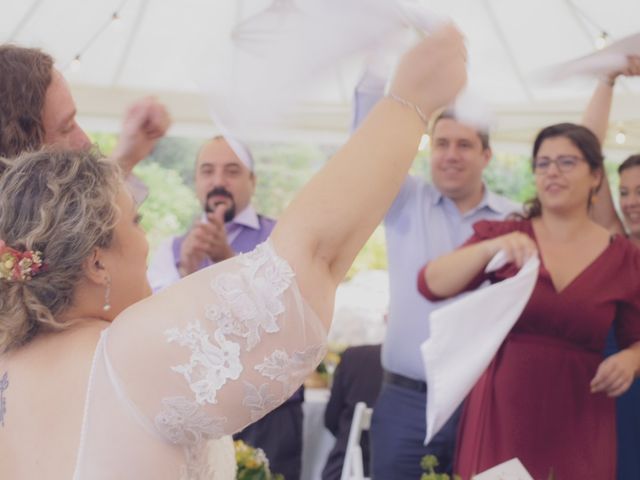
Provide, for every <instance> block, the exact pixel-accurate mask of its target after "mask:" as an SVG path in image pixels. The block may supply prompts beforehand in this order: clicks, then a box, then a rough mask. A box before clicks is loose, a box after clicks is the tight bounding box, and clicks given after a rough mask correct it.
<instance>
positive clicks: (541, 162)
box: [533, 155, 581, 174]
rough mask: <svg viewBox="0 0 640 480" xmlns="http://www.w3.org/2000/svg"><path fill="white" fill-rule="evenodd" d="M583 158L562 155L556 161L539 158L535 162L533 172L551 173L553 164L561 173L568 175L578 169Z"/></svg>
mask: <svg viewBox="0 0 640 480" xmlns="http://www.w3.org/2000/svg"><path fill="white" fill-rule="evenodd" d="M580 160H581V157H576V156H575V155H561V156H560V157H557V158H555V159H553V158H549V157H537V158H536V159H535V160H534V161H533V171H534V172H535V173H538V174H544V173H547V172H548V171H549V167H551V164H555V166H556V167H557V168H558V170H559V171H561V172H562V173H567V172H570V171H571V170H573V169H574V168H576V165H578V162H579V161H580Z"/></svg>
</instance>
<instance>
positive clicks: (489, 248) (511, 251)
mask: <svg viewBox="0 0 640 480" xmlns="http://www.w3.org/2000/svg"><path fill="white" fill-rule="evenodd" d="M484 245H485V246H486V252H487V261H489V260H491V259H492V258H493V256H494V255H495V254H496V253H498V252H499V251H501V250H502V251H504V252H505V255H506V257H507V262H509V263H511V262H513V263H515V264H516V266H517V267H518V268H520V267H522V265H524V263H525V262H526V261H527V260H528V259H529V258H531V257H532V256H534V255H536V254H537V253H538V247H537V245H536V243H535V242H534V241H533V240H532V239H531V237H530V236H529V235H527V234H525V233H522V232H511V233H507V234H506V235H502V236H500V237H496V238H493V239H491V240H486V241H485V242H484Z"/></svg>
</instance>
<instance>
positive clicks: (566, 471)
mask: <svg viewBox="0 0 640 480" xmlns="http://www.w3.org/2000/svg"><path fill="white" fill-rule="evenodd" d="M474 230H475V234H474V235H473V236H472V237H471V239H469V240H468V241H467V243H466V244H467V245H468V244H471V243H476V242H479V241H482V240H486V239H489V238H493V237H497V236H500V235H503V234H506V233H509V232H512V231H516V230H519V231H522V232H525V233H527V234H528V235H530V236H531V237H532V238H533V239H534V240H535V235H534V232H533V229H532V226H531V222H530V221H505V222H489V221H483V222H478V223H477V224H475V225H474ZM515 273H516V269H515V267H514V266H513V265H507V266H505V267H504V268H502V269H501V270H498V271H497V272H494V273H492V274H489V275H483V276H479V277H478V278H477V279H476V280H475V281H474V282H472V285H470V286H469V289H473V288H476V287H477V286H478V285H479V284H480V283H481V282H482V281H483V280H486V279H489V280H490V281H491V282H492V283H495V282H498V281H500V280H503V279H505V278H508V277H510V276H513V275H514V274H515ZM422 278H424V275H422ZM421 283H422V284H421V285H420V288H421V291H422V292H423V294H425V296H428V297H429V298H431V299H433V294H431V292H429V291H428V288H427V287H426V285H424V282H421ZM478 321H490V319H481V318H479V319H478ZM614 322H615V323H614ZM612 324H615V329H616V335H617V338H618V341H619V343H620V345H621V348H624V347H627V346H629V345H631V344H632V343H634V342H636V341H639V340H640V249H638V248H636V247H635V246H633V245H632V244H631V243H630V242H629V241H628V240H626V239H625V238H623V237H621V236H615V237H613V238H612V240H611V243H610V244H609V246H608V247H607V248H606V249H605V250H604V252H603V253H602V254H600V256H599V257H597V258H596V259H595V260H594V261H593V262H592V263H591V264H589V265H588V266H587V267H586V268H585V269H584V270H583V271H582V272H581V273H580V274H579V275H578V276H577V277H576V278H575V279H574V280H573V281H572V282H571V283H570V284H569V285H567V286H566V287H565V288H564V289H563V290H562V291H560V292H557V291H556V289H555V287H554V286H553V283H552V281H551V277H550V276H549V273H548V271H547V270H546V268H545V266H544V259H541V265H540V272H539V275H538V279H537V282H536V286H535V288H534V291H533V294H532V295H531V299H530V300H529V303H528V304H527V306H526V307H525V309H524V311H523V312H522V315H521V316H520V318H519V319H518V321H517V322H516V324H515V325H514V327H513V329H512V330H511V332H510V333H509V335H508V336H507V338H506V339H505V341H504V343H503V344H502V346H501V347H500V349H499V350H498V352H497V354H496V356H495V357H494V359H493V361H492V362H491V364H490V365H489V367H488V368H487V370H486V371H485V373H484V374H483V375H482V376H481V377H480V379H479V380H478V382H477V383H476V385H475V386H474V387H473V389H472V391H471V393H470V394H469V396H468V397H467V400H466V403H465V405H464V409H463V414H462V418H461V421H460V435H459V437H458V445H457V452H456V463H455V467H454V473H458V474H460V475H461V476H462V478H463V479H464V480H467V479H469V478H470V477H471V476H472V475H473V474H475V473H480V472H482V471H484V470H486V469H488V468H490V467H492V466H494V465H497V464H499V463H502V462H504V461H506V460H509V459H511V458H513V457H518V458H520V460H521V461H522V463H523V464H524V466H525V467H526V468H527V470H529V472H531V474H532V476H533V477H534V479H535V480H547V479H548V478H549V474H550V472H551V471H553V472H554V474H555V479H556V480H577V479H580V480H582V479H597V480H609V479H611V480H612V479H614V478H615V475H616V425H615V403H614V401H613V400H612V399H610V398H608V397H607V396H606V395H605V394H603V393H598V394H592V393H590V389H589V383H590V381H591V379H592V378H593V376H594V375H595V373H596V369H597V368H598V365H599V364H600V362H602V360H603V355H602V352H603V350H604V346H605V340H606V338H607V332H608V331H609V328H610V327H611V325H612ZM461 354H463V353H461Z"/></svg>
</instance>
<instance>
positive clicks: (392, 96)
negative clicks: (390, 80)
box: [387, 92, 429, 125]
mask: <svg viewBox="0 0 640 480" xmlns="http://www.w3.org/2000/svg"><path fill="white" fill-rule="evenodd" d="M387 97H388V98H390V99H391V100H393V101H395V102H398V103H399V104H400V105H403V106H405V107H409V108H411V109H413V110H414V111H415V112H416V113H417V114H418V117H420V120H422V123H424V124H425V125H429V119H428V118H427V116H426V115H425V113H424V112H423V111H422V109H421V108H420V107H419V106H418V105H416V104H415V103H413V102H410V101H409V100H406V99H404V98H402V97H400V96H398V95H396V94H395V93H393V92H389V93H387Z"/></svg>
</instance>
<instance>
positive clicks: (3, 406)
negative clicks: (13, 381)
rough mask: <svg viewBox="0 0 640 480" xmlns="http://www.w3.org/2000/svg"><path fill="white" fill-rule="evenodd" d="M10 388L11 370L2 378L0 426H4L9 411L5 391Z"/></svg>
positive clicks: (0, 382)
mask: <svg viewBox="0 0 640 480" xmlns="http://www.w3.org/2000/svg"><path fill="white" fill-rule="evenodd" d="M7 388H9V372H4V374H3V375H2V379H0V426H1V427H4V416H5V414H6V413H7V403H6V400H5V398H4V392H5V391H6V390H7Z"/></svg>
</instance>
